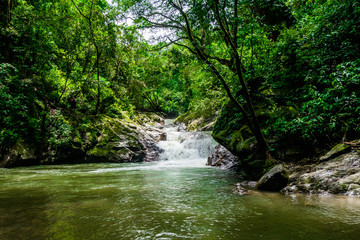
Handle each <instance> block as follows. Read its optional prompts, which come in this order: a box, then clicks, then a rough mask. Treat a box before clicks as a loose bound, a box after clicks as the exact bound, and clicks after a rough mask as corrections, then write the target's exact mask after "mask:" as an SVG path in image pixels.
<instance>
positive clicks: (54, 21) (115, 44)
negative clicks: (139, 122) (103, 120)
mask: <svg viewBox="0 0 360 240" xmlns="http://www.w3.org/2000/svg"><path fill="white" fill-rule="evenodd" d="M0 8H1V11H0V21H1V22H0V28H1V31H0V155H1V153H3V152H6V151H7V150H8V149H9V148H11V147H12V146H14V145H15V144H16V143H18V142H26V143H29V144H32V145H34V146H41V148H40V147H39V148H38V151H45V150H46V147H47V146H48V145H49V144H50V143H51V142H54V141H55V142H57V143H58V144H61V139H63V140H64V141H66V139H71V138H72V137H73V136H72V132H74V131H73V130H74V126H75V125H77V124H74V121H75V120H74V116H75V117H77V118H76V119H77V120H76V121H84V122H86V119H87V118H90V117H91V116H94V115H107V116H111V117H119V118H122V117H125V115H126V116H130V117H133V118H136V113H137V112H140V111H154V112H159V113H162V114H164V115H171V116H177V115H179V114H185V115H187V116H193V117H194V118H196V117H199V116H203V117H205V118H209V119H212V118H213V117H214V116H217V115H218V114H219V118H218V121H217V123H216V125H215V129H214V130H215V131H220V130H221V129H224V128H230V129H233V130H234V131H235V130H239V129H240V128H243V126H240V125H239V121H237V122H236V120H239V119H243V120H244V121H243V122H241V121H240V122H241V124H244V125H247V126H248V127H249V129H250V132H252V133H253V135H255V136H256V139H257V142H258V143H259V142H261V141H262V140H261V139H263V140H264V147H263V148H262V149H263V150H264V151H268V150H270V151H271V149H268V146H267V140H268V139H269V138H272V137H273V136H279V137H281V136H284V135H297V136H300V137H301V138H303V139H310V140H311V141H313V142H327V143H328V144H329V145H331V144H332V143H334V142H338V141H341V140H343V141H344V140H352V139H354V138H358V137H359V136H360V96H359V94H360V60H359V59H360V58H359V56H360V48H359V44H360V30H359V27H360V4H359V3H358V1H355V0H348V1H337V0H317V1H310V0H264V1H254V0H232V1H228V0H199V1H187V0H183V1H177V0H173V1H172V0H168V1H160V0H149V1H140V0H117V1H105V0H71V1H60V0H56V1H50V0H39V1H33V0H11V1H2V2H1V6H0ZM130 18H131V19H133V20H134V21H129V19H130ZM129 22H131V24H129ZM149 30H151V32H149ZM150 34H152V39H149V37H148V35H150ZM143 35H144V36H145V37H144V36H143ZM228 104H233V105H234V108H233V110H231V112H229V106H228ZM221 109H222V111H221ZM229 115H230V117H229ZM234 122H236V123H237V124H233V123H234ZM270 148H271V147H270Z"/></svg>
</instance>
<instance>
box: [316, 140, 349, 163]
mask: <svg viewBox="0 0 360 240" xmlns="http://www.w3.org/2000/svg"><path fill="white" fill-rule="evenodd" d="M350 151H351V147H350V146H349V145H346V144H343V143H340V144H337V145H336V146H334V147H333V148H332V149H331V150H330V151H329V152H327V153H326V154H325V155H324V156H322V157H321V158H320V161H328V160H330V159H333V158H335V157H338V156H340V155H342V154H345V153H349V152H350Z"/></svg>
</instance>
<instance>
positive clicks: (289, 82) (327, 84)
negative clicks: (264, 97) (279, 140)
mask: <svg viewBox="0 0 360 240" xmlns="http://www.w3.org/2000/svg"><path fill="white" fill-rule="evenodd" d="M289 2H290V1H289ZM290 3H291V4H293V3H292V2H290ZM295 9H296V11H295V12H296V13H297V14H295V16H296V17H297V24H296V26H295V27H294V28H290V29H285V30H284V31H283V32H282V35H281V36H280V39H279V42H278V43H277V44H276V48H275V49H274V51H273V56H274V57H273V59H274V60H275V61H274V63H275V64H273V65H271V68H272V71H274V72H273V73H272V74H269V75H268V76H267V77H268V83H269V84H270V86H272V87H273V88H274V89H276V90H277V92H278V94H277V95H276V96H275V99H276V101H277V103H278V106H280V107H279V108H280V111H278V112H277V114H275V115H274V116H272V119H270V120H269V122H268V124H271V125H272V127H273V128H272V130H273V133H274V134H276V135H283V134H299V135H301V136H302V137H303V138H307V139H314V140H316V139H321V138H323V139H325V140H326V141H328V142H329V143H330V144H331V143H332V142H334V141H339V140H341V139H342V138H349V139H351V138H355V137H358V136H359V133H360V131H359V130H360V129H359V127H358V126H359V123H360V122H359V120H360V118H359V116H360V112H359V103H360V95H359V90H360V82H359V73H360V65H359V60H358V58H359V54H360V50H359V49H360V48H359V47H360V46H359V44H360V41H359V40H360V32H359V31H358V29H357V28H358V26H359V25H360V15H359V13H360V6H359V4H358V3H356V1H347V2H344V3H339V2H337V1H324V3H323V4H322V5H311V3H310V2H306V3H305V4H304V5H303V6H297V7H296V8H295ZM276 55H278V56H276ZM289 107H291V108H293V109H296V111H285V112H286V114H284V111H281V108H289Z"/></svg>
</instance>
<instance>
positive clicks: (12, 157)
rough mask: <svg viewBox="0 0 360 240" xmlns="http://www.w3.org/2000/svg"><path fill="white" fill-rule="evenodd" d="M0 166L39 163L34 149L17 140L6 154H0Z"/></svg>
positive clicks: (7, 166) (9, 166)
mask: <svg viewBox="0 0 360 240" xmlns="http://www.w3.org/2000/svg"><path fill="white" fill-rule="evenodd" d="M0 160H2V161H0V167H4V168H11V167H19V166H31V165H36V164H39V160H38V159H37V158H36V156H35V150H34V149H33V148H31V147H30V146H28V145H26V144H24V143H22V142H18V143H17V144H16V145H15V146H13V147H12V148H11V149H10V150H9V151H8V152H7V153H6V154H4V155H3V156H0Z"/></svg>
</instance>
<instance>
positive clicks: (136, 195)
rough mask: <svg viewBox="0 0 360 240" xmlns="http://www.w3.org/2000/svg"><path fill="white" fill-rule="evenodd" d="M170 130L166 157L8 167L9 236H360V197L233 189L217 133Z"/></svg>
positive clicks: (1, 190) (3, 193)
mask: <svg viewBox="0 0 360 240" xmlns="http://www.w3.org/2000/svg"><path fill="white" fill-rule="evenodd" d="M165 131H166V132H167V134H168V140H167V141H164V142H160V143H159V145H160V147H162V148H163V149H164V150H165V151H164V153H163V154H162V156H161V161H159V162H153V163H136V164H135V163H132V164H106V163H103V164H82V165H59V166H36V167H27V168H16V169H0V239H2V240H6V239H11V240H13V239H287V240H288V239H336V240H338V239H360V198H358V197H345V196H310V195H288V196H286V195H282V194H279V193H261V192H254V193H253V194H251V195H245V196H239V195H236V194H233V193H232V191H233V189H234V185H235V183H236V182H238V181H239V179H238V178H237V176H236V175H235V174H233V173H231V172H223V171H220V170H219V169H215V168H211V167H207V166H205V163H206V157H207V155H208V153H209V152H210V151H211V150H212V149H213V147H214V143H213V141H212V140H211V138H210V136H209V135H208V134H205V133H184V132H177V131H176V128H175V127H172V126H171V125H167V126H166V127H165Z"/></svg>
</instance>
